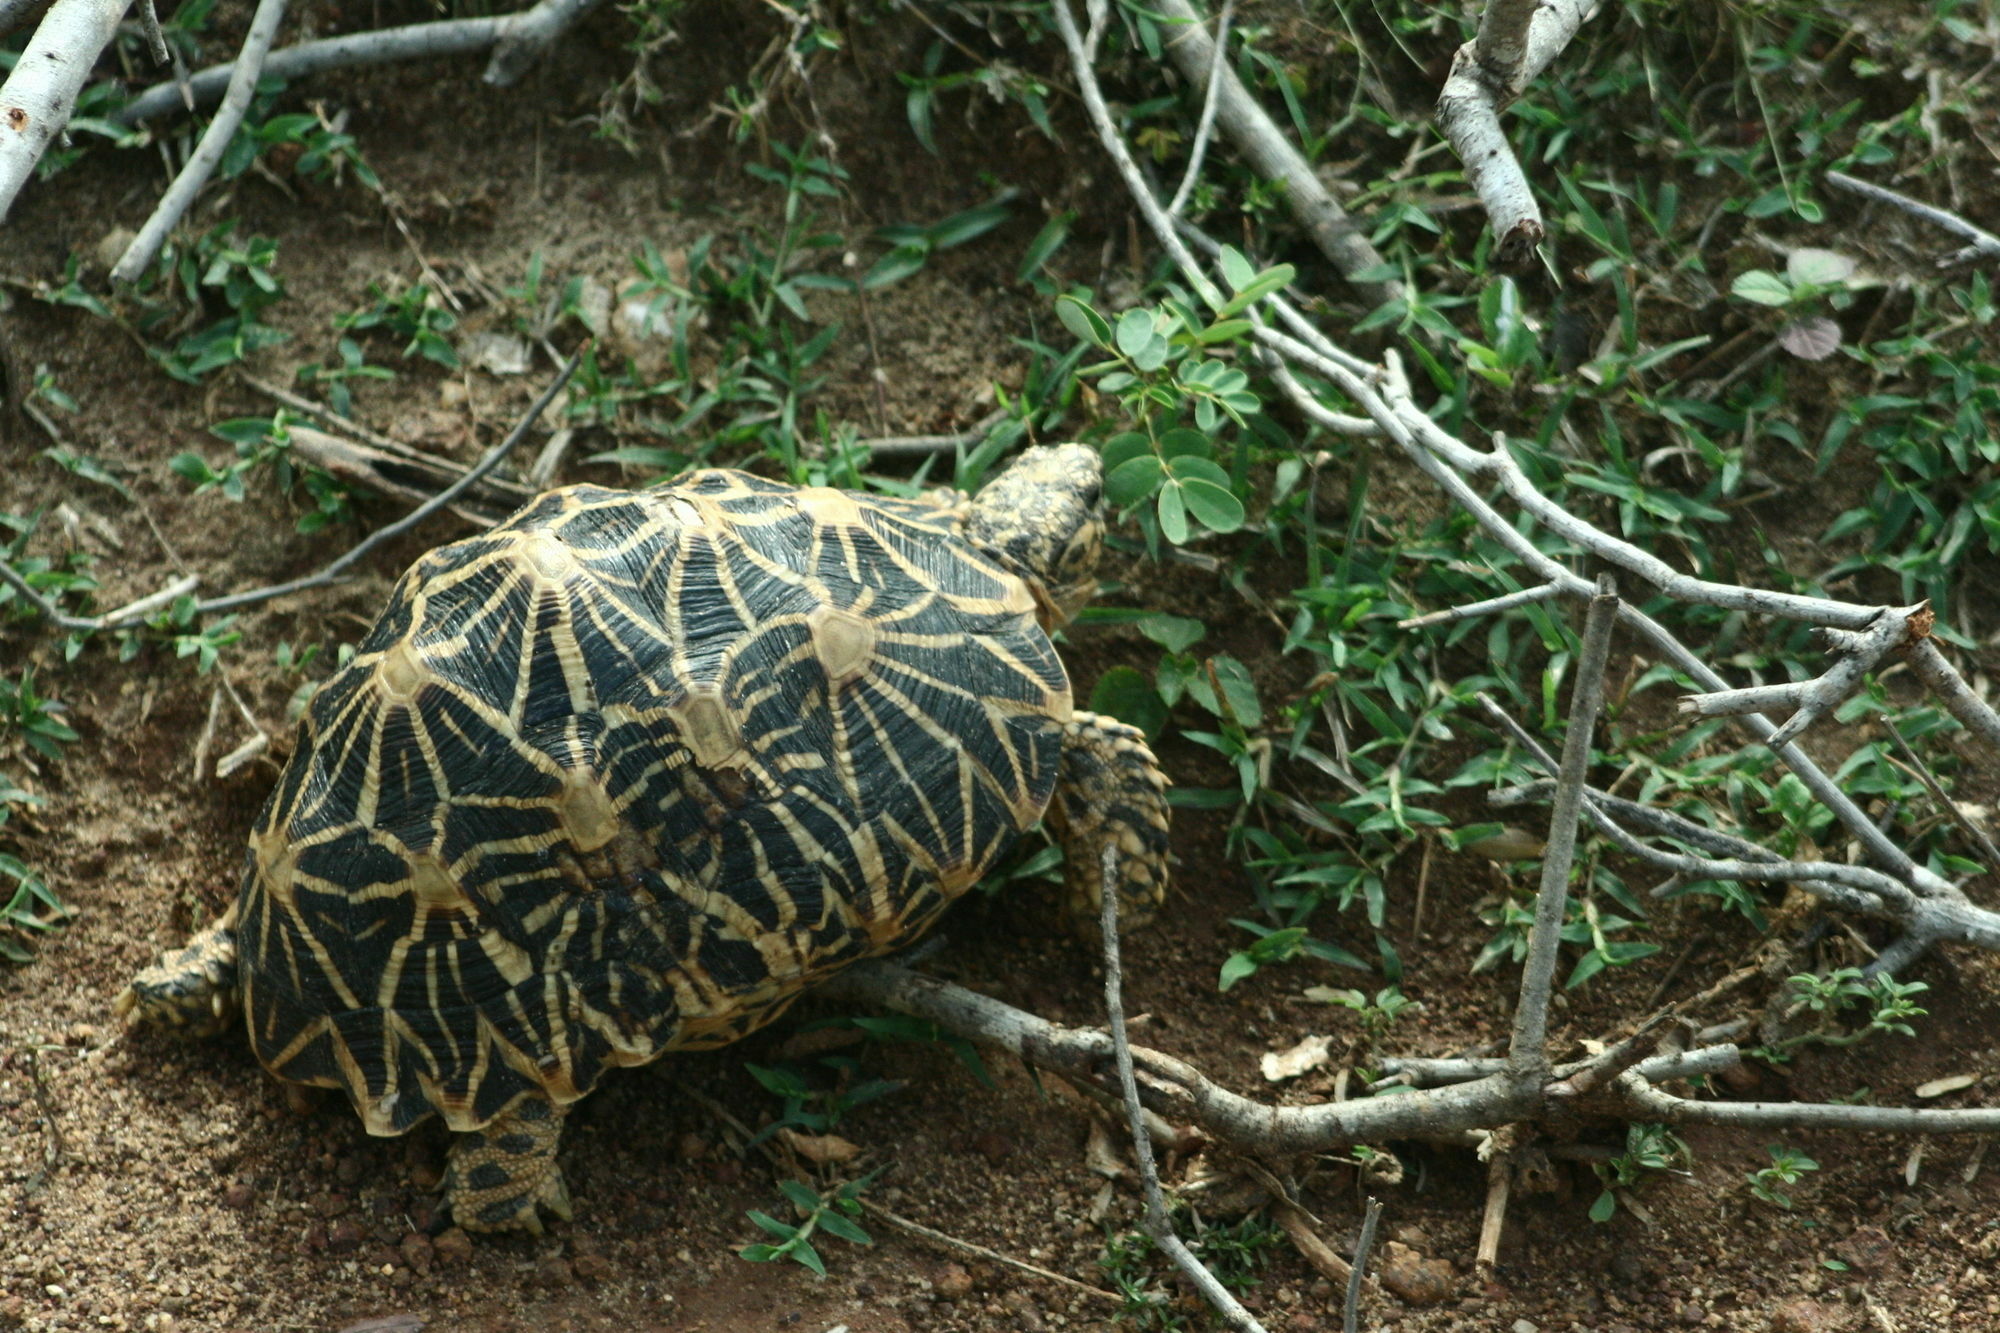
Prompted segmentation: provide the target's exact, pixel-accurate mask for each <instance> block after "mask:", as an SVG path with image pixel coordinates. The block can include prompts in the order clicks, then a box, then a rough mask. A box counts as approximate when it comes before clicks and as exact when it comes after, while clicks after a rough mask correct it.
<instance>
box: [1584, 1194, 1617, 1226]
mask: <svg viewBox="0 0 2000 1333" xmlns="http://www.w3.org/2000/svg"><path fill="white" fill-rule="evenodd" d="M1617 1211H1618V1196H1617V1195H1615V1194H1613V1193H1612V1192H1611V1191H1610V1190H1606V1191H1604V1193H1602V1194H1600V1195H1598V1196H1597V1202H1596V1203H1593V1204H1592V1205H1590V1220H1591V1221H1593V1222H1609V1221H1610V1220H1611V1217H1612V1214H1614V1213H1616V1212H1617Z"/></svg>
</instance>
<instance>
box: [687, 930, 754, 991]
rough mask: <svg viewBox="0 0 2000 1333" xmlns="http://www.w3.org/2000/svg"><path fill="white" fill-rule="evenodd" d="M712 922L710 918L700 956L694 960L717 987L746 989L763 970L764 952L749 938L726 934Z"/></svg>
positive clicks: (727, 989) (730, 989) (728, 989)
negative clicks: (760, 951) (708, 928)
mask: <svg viewBox="0 0 2000 1333" xmlns="http://www.w3.org/2000/svg"><path fill="white" fill-rule="evenodd" d="M714 924H715V923H713V922H711V929H710V930H709V932H708V934H707V935H706V936H705V937H704V938H703V940H702V942H701V951H700V952H701V956H700V957H699V958H698V959H697V960H696V961H697V962H698V963H699V964H700V966H701V969H702V970H703V971H704V972H706V973H707V974H708V976H709V978H710V980H712V981H713V982H714V983H715V985H716V986H717V987H718V988H719V989H721V990H723V991H732V990H747V989H748V988H749V987H751V986H753V985H755V984H756V983H757V981H758V980H760V979H761V978H762V977H763V976H764V974H765V972H766V968H765V966H764V955H763V954H761V953H759V952H758V950H757V946H756V945H754V944H752V943H750V941H748V940H746V939H742V938H740V937H737V936H734V935H725V934H723V933H722V932H721V931H719V930H716V929H714V928H713V926H714Z"/></svg>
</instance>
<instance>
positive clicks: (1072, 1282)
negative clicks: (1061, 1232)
mask: <svg viewBox="0 0 2000 1333" xmlns="http://www.w3.org/2000/svg"><path fill="white" fill-rule="evenodd" d="M860 1203H861V1206H862V1207H863V1208H864V1209H866V1210H867V1211H868V1212H870V1213H873V1214H874V1215H875V1216H876V1217H879V1218H881V1219H882V1220H883V1221H884V1222H887V1223H888V1224H889V1225H890V1226H893V1227H901V1228H902V1229H903V1230H904V1231H907V1232H909V1233H910V1234H911V1235H913V1236H922V1237H923V1238H924V1239H925V1240H928V1241H931V1242H933V1243H935V1244H938V1245H942V1246H944V1247H945V1248H946V1249H950V1250H956V1251H958V1252H959V1253H960V1254H969V1255H971V1256H972V1257H973V1258H975V1259H984V1260H985V1261H986V1262H988V1263H993V1264H1002V1265H1005V1266H1006V1267H1008V1268H1015V1269H1019V1270H1020V1271H1021V1272H1023V1273H1032V1274H1033V1275H1034V1276H1036V1277H1038V1278H1040V1279H1042V1280H1043V1281H1044V1282H1053V1283H1055V1284H1056V1285H1057V1286H1060V1287H1062V1288H1063V1289H1064V1290H1067V1291H1075V1292H1080V1293H1082V1294H1083V1295H1086V1296H1089V1297H1090V1298H1091V1299H1092V1300H1098V1301H1108V1302H1110V1303H1111V1304H1113V1305H1117V1306H1121V1307H1122V1306H1123V1305H1124V1304H1125V1298H1124V1297H1123V1296H1120V1295H1119V1294H1118V1293H1117V1292H1115V1291H1106V1290H1105V1289H1104V1288H1102V1287H1093V1286H1091V1285H1090V1284H1089V1283H1088V1282H1079V1281H1077V1280H1076V1279H1075V1278H1073V1277H1065V1276H1063V1275H1062V1274H1061V1273H1056V1272H1051V1271H1050V1270H1049V1269H1046V1268H1042V1267H1039V1266H1037V1265H1035V1264H1031V1263H1028V1262H1027V1261H1026V1260H1023V1259H1016V1258H1015V1257H1014V1256H1013V1255H1011V1254H1002V1253H1001V1252H1000V1251H998V1250H992V1249H988V1248H987V1247H986V1246H984V1245H978V1244H975V1243H973V1242H972V1241H969V1240H962V1239H960V1238H959V1237H957V1236H950V1235H946V1234H945V1233H944V1232H942V1231H938V1230H936V1229H934V1228H932V1227H927V1226H925V1225H924V1224H923V1223H921V1222H913V1221H911V1220H910V1219H909V1218H907V1217H904V1216H902V1215H901V1214H900V1213H893V1212H890V1211H889V1210H888V1209H887V1208H884V1207H883V1206H882V1205H881V1204H879V1203H876V1202H875V1201H874V1200H873V1199H862V1200H860Z"/></svg>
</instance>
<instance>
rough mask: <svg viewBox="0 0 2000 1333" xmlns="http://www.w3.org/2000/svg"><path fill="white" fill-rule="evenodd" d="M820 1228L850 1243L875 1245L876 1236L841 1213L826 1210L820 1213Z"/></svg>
mask: <svg viewBox="0 0 2000 1333" xmlns="http://www.w3.org/2000/svg"><path fill="white" fill-rule="evenodd" d="M819 1229H820V1230H821V1231H824V1232H825V1233H826V1234H827V1235H829V1236H838V1237H840V1239H842V1240H844V1241H846V1242H848V1243H849V1244H850V1245H873V1244H874V1243H875V1238H874V1237H872V1236H870V1235H869V1234H868V1233H867V1232H866V1231H863V1230H862V1229H861V1227H860V1226H859V1225H858V1224H857V1223H855V1222H853V1221H850V1220H849V1219H847V1218H845V1217H842V1216H841V1215H840V1214H839V1213H835V1212H825V1213H821V1214H820V1215H819Z"/></svg>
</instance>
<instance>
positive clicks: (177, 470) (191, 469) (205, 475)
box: [167, 453, 216, 486]
mask: <svg viewBox="0 0 2000 1333" xmlns="http://www.w3.org/2000/svg"><path fill="white" fill-rule="evenodd" d="M167 466H168V467H170V468H172V469H173V471H174V475H175V476H178V477H179V478H181V480H183V481H187V482H191V483H193V484H194V485H196V486H205V485H208V484H209V483H210V482H212V481H214V480H215V476H216V474H215V472H214V471H212V470H211V469H210V468H209V466H208V462H207V460H205V459H204V458H202V456H201V455H200V454H193V453H188V454H175V455H174V459H173V461H172V462H171V463H168V464H167Z"/></svg>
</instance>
